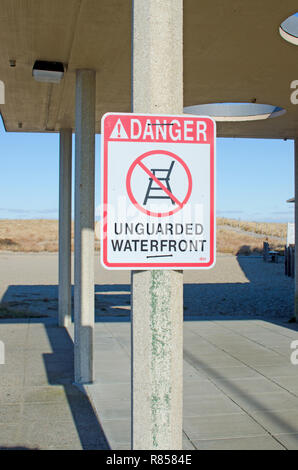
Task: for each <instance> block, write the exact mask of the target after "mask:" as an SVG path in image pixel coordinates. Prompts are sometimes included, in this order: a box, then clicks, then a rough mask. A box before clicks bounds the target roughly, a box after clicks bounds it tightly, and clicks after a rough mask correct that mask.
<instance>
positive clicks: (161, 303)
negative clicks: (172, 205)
mask: <svg viewBox="0 0 298 470" xmlns="http://www.w3.org/2000/svg"><path fill="white" fill-rule="evenodd" d="M167 276H168V274H167V273H166V272H165V271H152V272H151V286H150V299H151V312H150V327H151V377H152V396H151V416H152V441H153V448H158V447H160V445H159V442H160V440H162V441H164V439H165V436H166V435H168V434H169V431H168V427H169V424H170V406H171V340H172V332H171V319H170V305H171V302H170V301H171V290H170V286H169V282H168V277H167Z"/></svg>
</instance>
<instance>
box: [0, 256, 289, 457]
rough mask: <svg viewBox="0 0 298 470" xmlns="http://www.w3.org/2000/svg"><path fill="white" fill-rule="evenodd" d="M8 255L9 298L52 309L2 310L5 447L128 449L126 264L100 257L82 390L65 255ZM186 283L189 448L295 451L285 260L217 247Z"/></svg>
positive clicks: (4, 274) (0, 397)
mask: <svg viewBox="0 0 298 470" xmlns="http://www.w3.org/2000/svg"><path fill="white" fill-rule="evenodd" d="M0 265H1V269H0V298H2V302H4V303H5V304H7V305H8V307H9V308H11V309H13V310H14V309H16V310H17V311H20V310H21V311H23V312H25V313H26V312H27V313H30V312H31V313H33V314H37V315H40V314H42V315H46V316H47V317H46V318H35V319H19V320H8V319H6V320H0V340H1V341H3V342H4V343H5V353H6V354H5V355H6V357H5V364H4V365H0V448H16V447H17V448H40V449H106V448H108V446H109V445H110V446H111V448H113V449H128V448H129V446H130V443H129V440H130V357H129V356H130V324H129V321H128V315H129V273H127V272H110V271H104V272H103V270H101V269H100V268H99V267H98V263H97V264H96V273H95V276H96V289H95V291H96V324H95V373H96V382H95V384H93V385H91V386H87V387H86V389H85V392H87V394H86V393H83V392H82V391H81V390H79V389H78V388H76V387H75V386H74V385H73V383H72V382H73V341H72V336H73V331H72V330H73V329H72V328H70V329H69V331H67V330H64V329H59V328H57V327H56V317H57V255H45V254H40V255H30V254H16V255H13V254H0ZM185 283H186V284H185V289H184V307H185V315H186V320H187V321H185V322H184V425H183V443H184V447H185V449H285V448H287V449H298V365H296V366H295V365H292V364H291V362H290V355H291V353H292V350H291V342H292V341H293V340H298V325H297V324H289V323H288V319H289V318H290V316H291V315H292V311H290V308H289V306H291V308H292V305H293V298H292V293H293V280H291V279H288V278H286V277H285V276H284V275H283V267H282V266H281V265H274V264H272V263H262V261H261V260H258V259H253V258H247V259H246V258H243V259H242V258H239V259H237V258H236V257H231V256H221V257H219V259H218V262H217V265H216V267H215V268H214V270H212V271H206V272H198V271H194V272H186V273H185ZM206 312H208V314H209V315H208V318H206V317H204V314H205V313H206ZM229 312H230V313H232V314H233V315H232V316H231V317H229ZM262 315H265V317H264V318H263V319H262V318H261V317H262Z"/></svg>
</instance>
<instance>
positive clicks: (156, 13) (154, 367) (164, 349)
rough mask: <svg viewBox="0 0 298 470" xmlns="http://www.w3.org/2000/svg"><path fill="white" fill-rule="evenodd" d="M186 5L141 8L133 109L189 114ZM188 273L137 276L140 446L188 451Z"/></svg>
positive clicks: (155, 2)
mask: <svg viewBox="0 0 298 470" xmlns="http://www.w3.org/2000/svg"><path fill="white" fill-rule="evenodd" d="M182 24H183V1H182V0H134V2H133V111H134V112H136V113H156V114H180V113H182V110H183V53H182ZM182 333H183V273H182V272H181V271H161V270H160V271H158V270H154V271H134V272H133V273H132V448H133V449H134V450H140V449H144V450H146V449H164V450H167V449H182V359H183V347H182Z"/></svg>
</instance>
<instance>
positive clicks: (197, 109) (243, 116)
mask: <svg viewBox="0 0 298 470" xmlns="http://www.w3.org/2000/svg"><path fill="white" fill-rule="evenodd" d="M253 101H254V100H253ZM285 112H286V110H285V109H283V108H280V107H279V106H272V105H270V104H259V103H255V102H252V103H207V104H199V105H195V106H187V107H185V108H184V113H186V114H196V115H201V116H204V115H205V116H210V117H213V119H215V121H225V122H237V121H257V120H261V119H268V118H273V117H277V116H281V115H282V114H284V113H285Z"/></svg>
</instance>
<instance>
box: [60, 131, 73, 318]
mask: <svg viewBox="0 0 298 470" xmlns="http://www.w3.org/2000/svg"><path fill="white" fill-rule="evenodd" d="M71 167H72V129H61V130H60V172H59V289H58V291H59V294H58V312H59V313H58V325H59V326H61V327H67V326H69V325H70V323H71Z"/></svg>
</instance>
